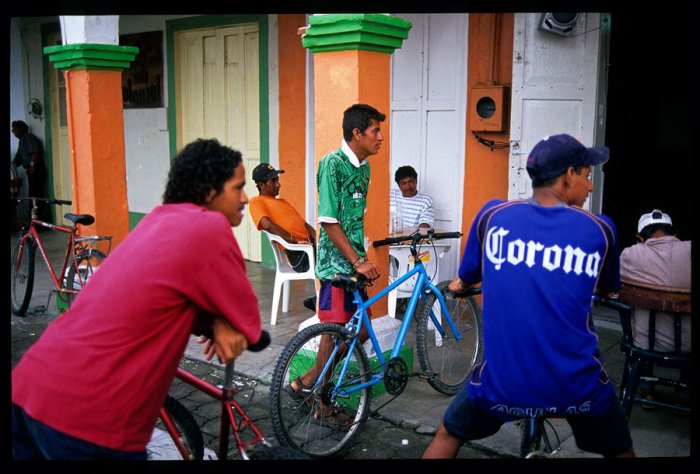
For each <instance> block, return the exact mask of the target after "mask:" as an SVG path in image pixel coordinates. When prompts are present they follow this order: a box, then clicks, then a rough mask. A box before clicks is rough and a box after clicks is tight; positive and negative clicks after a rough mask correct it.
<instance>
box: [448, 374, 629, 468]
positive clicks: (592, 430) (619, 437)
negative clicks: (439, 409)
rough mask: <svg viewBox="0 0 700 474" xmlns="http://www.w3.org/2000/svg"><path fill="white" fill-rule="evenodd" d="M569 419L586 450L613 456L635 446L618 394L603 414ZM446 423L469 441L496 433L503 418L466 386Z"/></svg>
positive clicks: (450, 430)
mask: <svg viewBox="0 0 700 474" xmlns="http://www.w3.org/2000/svg"><path fill="white" fill-rule="evenodd" d="M566 421H567V422H568V423H569V426H571V432H572V434H573V435H574V439H575V440H576V446H577V447H578V448H579V449H581V450H583V451H587V452H590V453H596V454H600V455H602V456H606V457H613V456H617V455H619V454H622V453H624V452H625V451H629V450H630V449H632V438H631V437H630V430H629V426H628V425H627V420H626V419H625V415H624V414H623V413H622V408H621V407H620V403H619V402H618V400H617V397H615V396H613V397H610V405H609V406H608V408H607V410H606V411H605V413H604V414H603V415H602V416H586V415H571V416H567V417H566ZM443 424H444V426H445V429H446V430H447V432H448V433H449V434H450V435H452V436H454V437H455V438H458V439H461V440H463V441H467V440H473V439H482V438H486V437H488V436H491V435H493V434H496V432H497V431H498V430H499V429H500V428H501V425H502V424H503V421H501V420H500V419H499V418H496V417H495V416H493V415H491V414H490V413H488V412H486V411H484V410H482V409H481V408H479V407H478V406H477V405H476V404H475V403H474V402H472V401H471V399H470V398H469V397H468V395H467V389H466V387H465V388H463V389H462V390H460V391H459V393H458V394H457V395H456V396H455V398H454V400H452V402H451V403H450V406H449V407H448V408H447V411H446V412H445V416H444V418H443Z"/></svg>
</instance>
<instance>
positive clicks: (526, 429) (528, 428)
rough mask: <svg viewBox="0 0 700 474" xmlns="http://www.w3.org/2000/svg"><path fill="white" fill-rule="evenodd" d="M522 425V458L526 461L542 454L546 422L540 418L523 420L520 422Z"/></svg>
mask: <svg viewBox="0 0 700 474" xmlns="http://www.w3.org/2000/svg"><path fill="white" fill-rule="evenodd" d="M518 423H519V424H520V457H521V458H523V459H525V458H527V457H529V456H530V454H533V455H534V456H530V457H538V456H537V455H536V454H535V453H540V452H542V432H543V430H544V421H543V420H542V419H540V418H535V419H531V418H523V419H522V420H519V421H518Z"/></svg>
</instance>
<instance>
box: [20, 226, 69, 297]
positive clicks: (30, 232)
mask: <svg viewBox="0 0 700 474" xmlns="http://www.w3.org/2000/svg"><path fill="white" fill-rule="evenodd" d="M37 226H42V227H46V228H48V229H51V230H56V231H59V232H63V233H66V234H68V243H67V244H66V253H65V256H64V257H63V264H62V265H61V272H60V275H61V279H63V276H64V275H65V274H66V270H67V269H68V265H69V262H70V259H71V257H72V258H73V264H74V265H75V266H76V267H77V265H78V258H77V255H76V252H75V251H74V249H75V243H76V234H75V229H74V228H72V227H67V226H62V225H56V224H50V223H48V222H44V221H40V220H37V219H32V221H31V223H30V225H29V229H27V231H26V232H25V233H24V234H23V235H22V237H20V244H19V245H20V249H22V248H24V246H25V245H27V240H28V239H29V238H32V239H33V240H34V242H36V244H37V247H38V248H39V252H40V253H41V257H42V258H43V260H44V263H45V264H46V267H47V268H48V270H49V274H50V275H51V281H52V282H53V285H54V287H55V288H56V290H57V291H59V292H61V293H72V294H77V293H78V292H77V291H76V290H72V289H68V288H64V287H63V285H62V284H61V283H60V282H59V279H58V277H57V276H56V271H55V270H54V267H53V265H52V263H51V260H50V259H49V257H48V254H47V252H46V248H45V247H44V243H43V242H42V240H41V237H40V236H39V232H38V231H37ZM20 253H21V252H20ZM15 263H16V262H15Z"/></svg>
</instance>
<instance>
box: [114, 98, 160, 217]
mask: <svg viewBox="0 0 700 474" xmlns="http://www.w3.org/2000/svg"><path fill="white" fill-rule="evenodd" d="M124 145H125V155H126V186H127V197H128V202H129V211H130V212H141V213H144V214H146V213H148V212H150V211H151V210H152V209H153V208H154V207H155V206H156V205H158V204H160V203H161V202H162V200H163V199H162V198H163V191H165V183H166V182H167V179H168V171H169V170H170V156H169V149H168V123H167V117H166V109H164V108H160V109H125V110H124Z"/></svg>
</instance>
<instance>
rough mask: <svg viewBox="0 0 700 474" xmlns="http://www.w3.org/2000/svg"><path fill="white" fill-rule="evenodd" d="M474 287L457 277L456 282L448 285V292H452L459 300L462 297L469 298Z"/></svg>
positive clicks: (453, 281)
mask: <svg viewBox="0 0 700 474" xmlns="http://www.w3.org/2000/svg"><path fill="white" fill-rule="evenodd" d="M473 286H474V285H469V284H467V283H464V281H462V279H461V278H460V277H455V279H454V280H452V281H451V282H450V284H449V285H447V291H449V292H451V293H452V294H453V295H455V297H457V298H459V297H462V296H467V295H468V294H469V290H470V289H471V288H472V287H473Z"/></svg>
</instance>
